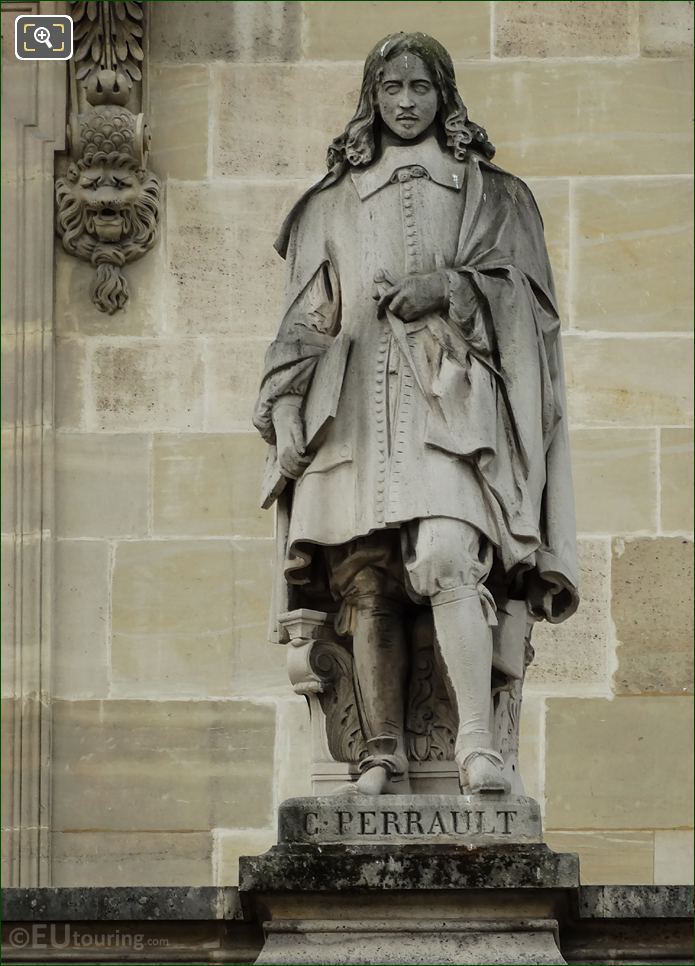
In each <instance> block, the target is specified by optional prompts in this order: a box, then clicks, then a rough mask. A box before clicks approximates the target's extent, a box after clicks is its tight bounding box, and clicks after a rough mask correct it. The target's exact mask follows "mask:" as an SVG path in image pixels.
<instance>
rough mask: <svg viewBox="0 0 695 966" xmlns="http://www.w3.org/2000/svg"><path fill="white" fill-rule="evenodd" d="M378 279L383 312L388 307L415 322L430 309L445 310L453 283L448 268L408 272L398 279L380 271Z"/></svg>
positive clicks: (380, 306)
mask: <svg viewBox="0 0 695 966" xmlns="http://www.w3.org/2000/svg"><path fill="white" fill-rule="evenodd" d="M374 281H375V283H376V286H377V290H376V294H375V295H374V298H375V299H377V300H378V306H377V311H378V313H379V315H382V314H383V312H384V310H385V309H386V308H388V309H390V310H391V312H393V314H394V315H397V316H398V317H399V318H401V319H403V321H404V322H414V321H415V320H416V319H419V318H420V317H421V316H423V315H427V313H428V312H441V311H444V310H445V309H446V308H447V306H448V304H449V283H448V279H447V277H446V275H445V274H444V272H429V273H428V274H426V275H406V276H405V277H404V278H401V279H399V281H397V282H393V281H392V280H391V278H389V276H388V274H387V273H386V272H380V273H378V274H377V275H376V276H375V277H374Z"/></svg>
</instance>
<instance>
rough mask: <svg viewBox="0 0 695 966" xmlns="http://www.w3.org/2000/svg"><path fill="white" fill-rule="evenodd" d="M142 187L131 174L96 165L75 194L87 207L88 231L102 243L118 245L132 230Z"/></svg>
mask: <svg viewBox="0 0 695 966" xmlns="http://www.w3.org/2000/svg"><path fill="white" fill-rule="evenodd" d="M141 192H142V185H141V183H140V181H139V179H138V177H137V175H136V174H134V173H133V172H132V171H128V170H126V169H121V168H114V167H111V166H108V165H95V166H93V167H90V168H87V169H86V170H85V171H83V172H82V174H81V176H80V178H79V181H78V183H77V185H76V186H75V194H76V196H77V198H78V199H79V201H80V202H81V204H82V205H83V206H84V210H85V215H86V221H85V228H86V230H87V232H88V233H89V234H90V235H95V236H96V237H97V238H98V239H99V241H101V242H118V241H120V239H121V238H122V237H123V236H124V235H127V234H128V233H129V231H130V228H131V224H132V221H133V207H134V204H135V202H136V200H137V198H138V196H139V195H140V193H141Z"/></svg>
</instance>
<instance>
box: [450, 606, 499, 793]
mask: <svg viewBox="0 0 695 966" xmlns="http://www.w3.org/2000/svg"><path fill="white" fill-rule="evenodd" d="M432 613H433V616H434V626H435V630H436V632H437V643H438V646H439V652H440V655H441V658H442V664H443V666H444V670H445V672H446V673H445V677H446V679H447V684H448V688H449V693H450V695H451V696H452V698H453V700H454V702H455V705H456V709H457V711H458V718H459V728H458V734H457V737H456V751H455V756H456V762H457V764H458V766H459V772H460V775H461V785H462V787H463V788H467V789H469V790H470V791H471V792H475V793H478V792H504V791H509V783H508V782H507V781H506V779H505V778H504V776H503V775H502V771H501V767H502V765H503V760H502V758H501V756H500V755H499V754H498V753H497V752H496V751H495V750H494V748H493V742H492V734H491V733H490V677H491V673H492V632H491V630H490V626H489V624H488V620H487V617H486V615H485V612H484V610H483V605H482V601H481V597H480V594H479V592H478V589H477V587H458V588H456V589H455V590H447V591H442V592H441V593H438V594H436V595H435V596H434V597H432Z"/></svg>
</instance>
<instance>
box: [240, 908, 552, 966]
mask: <svg viewBox="0 0 695 966" xmlns="http://www.w3.org/2000/svg"><path fill="white" fill-rule="evenodd" d="M557 935H558V930H557V922H556V921H555V920H552V919H527V920H523V919H520V920H518V921H516V922H515V921H513V920H512V921H509V922H507V921H499V920H498V921H487V920H477V921H476V920H472V921H470V922H462V921H461V920H455V921H453V922H452V921H448V920H441V919H440V920H436V921H434V920H427V919H419V918H418V917H417V916H414V917H411V918H410V919H389V920H383V919H364V920H362V921H359V920H357V921H349V922H344V921H342V920H339V919H333V920H323V921H322V920H314V921H303V920H296V919H295V920H277V921H275V922H270V923H268V924H267V925H266V937H267V938H266V942H265V946H264V947H263V952H262V953H261V955H260V956H259V958H258V959H257V960H256V962H257V963H305V964H307V966H313V964H324V963H364V964H373V963H381V964H384V966H386V964H399V963H437V964H441V966H444V964H449V963H451V964H455V963H456V964H458V963H461V964H468V963H470V964H473V966H476V964H478V963H498V964H503V963H504V964H509V963H515V964H518V966H522V964H527V963H528V964H538V966H540V964H544V966H545V964H546V963H552V964H555V963H564V962H565V960H564V959H563V958H562V956H561V955H560V952H559V950H558V944H557Z"/></svg>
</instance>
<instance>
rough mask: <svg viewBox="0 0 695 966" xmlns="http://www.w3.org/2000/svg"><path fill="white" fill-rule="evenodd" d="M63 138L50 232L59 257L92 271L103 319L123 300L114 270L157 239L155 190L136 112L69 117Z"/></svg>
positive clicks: (107, 108)
mask: <svg viewBox="0 0 695 966" xmlns="http://www.w3.org/2000/svg"><path fill="white" fill-rule="evenodd" d="M68 135H69V140H70V148H71V153H72V158H73V161H72V163H71V164H70V166H69V168H68V170H67V174H66V176H65V178H59V179H58V180H57V181H56V200H57V230H58V234H59V235H60V237H61V239H62V242H63V247H64V248H65V250H66V251H67V252H69V253H70V254H71V255H76V256H78V257H80V258H83V259H86V260H88V261H90V262H91V263H92V265H94V267H95V269H96V278H95V281H94V283H93V285H92V299H93V301H94V302H95V303H96V305H97V306H98V307H99V309H100V310H101V311H102V312H108V313H109V315H111V314H113V313H114V312H116V311H117V310H118V309H121V308H123V307H124V305H125V304H126V302H127V301H128V283H127V282H126V279H125V278H124V276H123V275H122V274H121V272H120V268H121V267H122V266H123V265H125V264H126V263H127V262H131V261H135V260H136V259H138V258H141V257H142V255H144V254H145V252H147V251H148V250H149V249H150V248H151V247H152V246H153V245H154V243H155V241H156V239H157V235H158V231H159V219H160V201H161V197H160V196H161V184H160V181H159V179H158V178H157V176H156V175H154V174H153V173H152V172H151V171H148V170H147V168H146V164H147V153H148V146H149V135H148V131H147V127H146V125H145V124H144V118H143V115H142V114H138V115H135V114H133V113H132V112H131V111H129V110H128V109H127V108H125V107H123V106H121V105H114V104H101V105H97V106H95V107H93V108H92V109H91V110H90V111H88V112H87V113H86V114H80V115H72V116H71V119H70V126H69V128H68Z"/></svg>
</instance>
